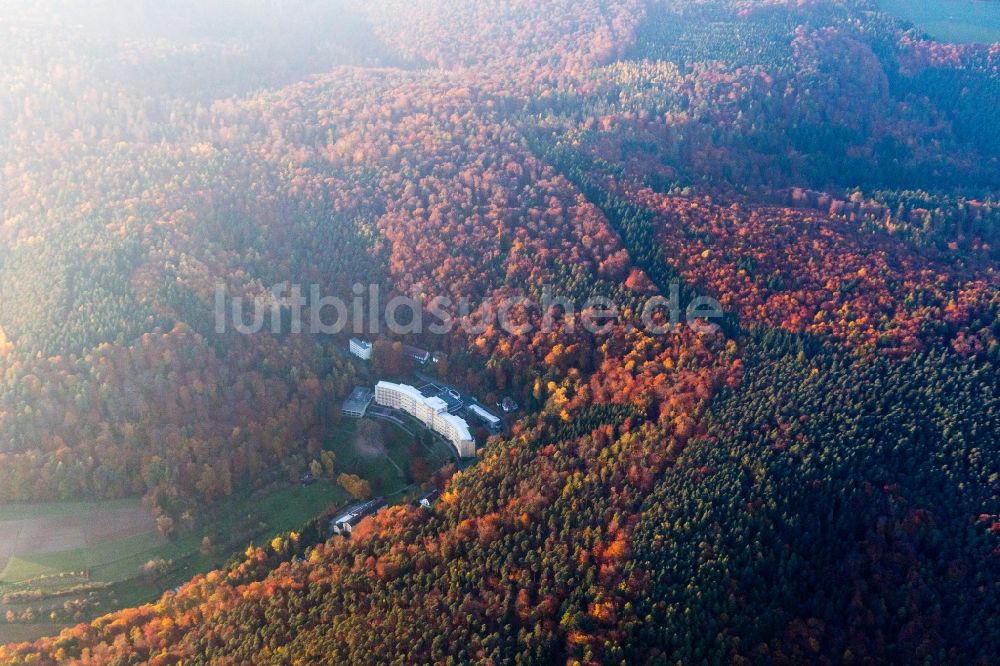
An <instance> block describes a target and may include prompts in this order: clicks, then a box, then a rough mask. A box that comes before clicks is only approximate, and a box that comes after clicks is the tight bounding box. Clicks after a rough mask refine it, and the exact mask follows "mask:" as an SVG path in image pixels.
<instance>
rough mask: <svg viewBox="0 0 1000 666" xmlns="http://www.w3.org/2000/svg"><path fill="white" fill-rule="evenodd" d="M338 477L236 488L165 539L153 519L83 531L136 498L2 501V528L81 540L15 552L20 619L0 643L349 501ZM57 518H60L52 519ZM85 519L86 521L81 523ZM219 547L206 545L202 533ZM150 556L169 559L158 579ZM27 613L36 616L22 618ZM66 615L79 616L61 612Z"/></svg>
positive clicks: (170, 580) (171, 581)
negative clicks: (65, 530) (131, 526)
mask: <svg viewBox="0 0 1000 666" xmlns="http://www.w3.org/2000/svg"><path fill="white" fill-rule="evenodd" d="M349 499H350V498H349V497H348V496H347V493H345V492H344V490H343V489H342V488H340V487H339V486H337V485H336V484H335V483H333V482H330V481H325V480H324V481H319V482H317V483H315V484H313V485H310V486H299V485H287V486H284V487H278V488H273V489H270V490H268V491H266V492H258V493H245V494H241V495H236V496H234V497H231V498H229V499H227V500H226V501H224V502H222V503H220V504H219V505H218V506H216V507H214V508H213V510H212V512H211V514H210V515H209V516H208V517H207V518H206V519H205V520H204V521H203V522H202V523H201V524H200V525H199V527H198V529H196V530H195V531H194V532H193V533H192V534H190V535H187V536H184V537H182V538H179V539H173V540H166V539H164V538H163V537H161V536H160V535H159V534H158V533H157V532H156V531H155V529H153V528H152V523H150V527H149V529H146V530H141V531H135V533H130V534H127V535H124V536H122V537H121V538H107V539H93V540H90V541H89V542H87V543H85V541H87V539H84V538H82V537H79V536H78V535H79V531H77V530H76V529H75V527H76V524H77V523H78V522H80V523H82V524H87V523H90V524H98V523H101V522H102V520H105V519H106V518H107V517H112V518H113V517H114V516H116V515H119V514H121V512H123V511H142V509H141V506H140V505H139V503H138V502H137V501H127V502H68V503H58V504H25V505H4V506H2V507H0V530H2V526H3V525H5V524H7V525H10V524H18V525H35V524H37V525H41V526H44V527H53V528H56V526H57V525H58V526H62V527H65V526H66V525H69V526H71V527H72V528H74V529H71V530H70V531H69V537H68V538H67V537H65V536H64V537H63V538H62V543H64V544H66V545H74V546H75V547H70V548H65V549H62V550H54V551H52V552H39V553H19V554H17V555H13V556H10V557H9V559H8V560H7V563H6V566H5V567H4V569H3V572H2V573H0V618H4V617H5V616H6V613H7V612H8V611H11V612H13V613H15V615H16V617H17V621H16V623H14V624H4V623H3V622H2V619H0V643H5V642H14V641H20V640H30V639H33V638H37V637H39V636H43V635H46V634H51V633H54V632H56V631H58V630H59V629H60V628H61V627H62V626H64V624H63V623H54V622H53V623H49V622H45V620H48V619H49V618H48V615H49V614H50V613H51V612H52V611H56V612H59V613H63V612H64V611H65V605H66V604H67V603H75V602H77V601H81V602H82V603H83V604H84V605H83V606H82V607H81V608H82V612H83V613H84V615H83V616H84V617H86V616H89V615H93V614H97V613H100V612H104V611H106V610H111V609H112V608H115V607H121V606H125V605H134V604H140V603H144V602H148V601H152V600H155V599H156V598H158V597H159V595H160V594H162V593H163V591H164V590H166V589H170V588H171V587H174V586H176V585H178V584H180V583H182V582H184V581H186V580H188V579H190V578H191V577H192V576H193V575H195V574H196V573H199V572H206V571H210V570H212V569H214V568H218V567H219V566H221V565H222V564H224V562H225V561H226V559H228V558H229V557H230V556H231V555H232V554H233V553H235V552H239V551H242V550H243V549H244V548H245V547H246V545H247V544H248V543H250V542H255V543H264V542H265V541H269V540H270V539H271V538H273V537H274V536H275V535H277V534H280V533H282V532H288V531H290V530H295V529H298V528H300V527H302V526H303V525H304V524H305V523H307V522H308V521H309V520H311V519H312V518H314V517H316V516H317V515H320V514H321V513H323V512H324V511H325V510H326V509H327V508H329V507H331V506H335V507H339V506H342V505H344V504H346V503H347V502H348V501H349ZM53 521H57V522H53ZM83 521H86V522H83ZM205 536H209V537H210V538H211V539H212V541H213V543H215V544H216V547H215V548H213V549H212V550H211V551H209V552H202V538H203V537H205ZM151 560H162V561H164V562H165V563H167V564H166V565H165V567H164V571H163V572H162V573H161V574H160V575H158V576H156V577H155V578H152V579H144V578H143V577H141V576H140V575H139V572H140V568H141V567H142V566H143V565H144V564H146V563H147V562H149V561H151ZM25 612H30V613H31V614H32V615H31V616H30V617H29V618H25V617H24V615H23V614H24V613H25ZM60 617H61V620H62V622H67V621H72V620H74V618H73V617H72V616H71V617H65V616H60Z"/></svg>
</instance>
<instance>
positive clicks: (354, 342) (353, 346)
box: [350, 338, 372, 361]
mask: <svg viewBox="0 0 1000 666" xmlns="http://www.w3.org/2000/svg"><path fill="white" fill-rule="evenodd" d="M350 350H351V353H352V354H354V355H355V356H357V357H358V358H360V359H361V360H362V361H370V360H372V343H370V342H366V341H365V340H362V339H360V338H351V342H350Z"/></svg>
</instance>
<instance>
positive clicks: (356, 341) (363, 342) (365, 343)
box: [340, 338, 372, 349]
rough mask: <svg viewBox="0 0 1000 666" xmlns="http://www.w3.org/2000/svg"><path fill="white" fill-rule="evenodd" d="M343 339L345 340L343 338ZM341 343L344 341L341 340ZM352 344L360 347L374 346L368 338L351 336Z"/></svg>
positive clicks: (369, 347) (368, 347)
mask: <svg viewBox="0 0 1000 666" xmlns="http://www.w3.org/2000/svg"><path fill="white" fill-rule="evenodd" d="M341 340H343V338H341ZM340 344H344V343H343V342H341V343H340ZM351 344H355V345H358V346H359V347H363V348H365V349H371V348H372V343H370V342H368V341H367V340H362V339H361V338H351Z"/></svg>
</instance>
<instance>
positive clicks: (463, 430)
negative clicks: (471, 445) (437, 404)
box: [438, 413, 472, 441]
mask: <svg viewBox="0 0 1000 666" xmlns="http://www.w3.org/2000/svg"><path fill="white" fill-rule="evenodd" d="M438 418H439V419H441V420H442V421H444V422H445V423H450V424H451V425H452V427H453V428H454V430H455V434H456V435H457V436H458V439H460V440H462V441H469V440H471V439H472V433H470V432H469V424H468V423H466V422H465V419H463V418H462V417H460V416H455V415H454V414H448V413H445V414H440V415H438Z"/></svg>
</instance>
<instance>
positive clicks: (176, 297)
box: [0, 0, 1000, 665]
mask: <svg viewBox="0 0 1000 666" xmlns="http://www.w3.org/2000/svg"><path fill="white" fill-rule="evenodd" d="M236 4H240V7H239V8H235V7H229V5H236ZM245 4H246V6H243V4H242V3H225V2H224V3H219V4H218V5H213V6H211V7H202V5H199V4H197V3H191V2H184V3H180V5H178V7H176V8H174V7H173V6H171V8H169V9H168V8H167V7H166V6H163V5H157V4H155V3H151V2H145V1H144V2H140V3H136V8H135V9H134V10H133V11H132V12H125V13H123V14H113V15H112V16H107V15H105V14H102V12H105V13H106V12H109V11H111V10H110V9H108V8H107V7H106V6H105V5H104V4H103V3H99V2H96V1H95V2H90V1H89V0H88V2H84V3H80V4H79V5H75V4H73V3H67V2H62V1H61V0H44V1H43V2H38V3H28V2H21V1H20V0H18V1H17V2H13V3H11V5H12V7H11V10H10V12H8V13H7V14H6V15H5V16H4V19H3V20H2V21H0V63H2V66H0V80H2V81H3V88H2V90H5V91H7V92H6V93H5V94H0V135H2V136H4V137H6V138H7V141H4V142H0V169H2V171H0V173H2V178H0V221H2V224H0V375H2V381H0V502H24V501H41V500H57V499H60V500H69V499H112V498H125V497H142V498H144V501H145V503H146V504H147V506H149V507H150V508H151V509H152V510H153V511H154V512H155V513H156V515H157V516H159V517H160V518H161V519H162V520H161V523H162V524H163V525H165V526H166V527H167V529H165V532H168V533H169V532H175V531H176V532H177V533H181V532H183V531H184V530H185V529H186V527H187V526H189V525H190V524H191V523H192V522H193V521H195V520H196V519H197V515H198V512H199V510H200V509H199V507H204V506H208V505H211V504H212V503H214V502H218V501H220V500H221V499H223V498H226V497H229V496H231V495H233V494H234V493H235V492H237V491H240V490H250V489H253V488H257V487H260V486H261V485H263V484H265V483H267V482H269V481H271V480H273V479H274V478H275V477H281V478H285V479H288V478H291V479H297V478H298V476H299V474H300V473H301V472H303V471H305V470H306V469H307V468H308V465H309V461H310V460H313V459H314V458H315V457H316V456H317V455H318V454H319V451H320V448H321V446H320V442H321V441H322V440H323V438H324V437H325V436H326V434H327V433H328V432H329V431H330V429H331V428H333V427H335V426H336V425H337V423H338V421H339V420H340V418H341V416H340V414H339V411H338V410H337V409H336V405H338V404H339V403H340V401H341V400H342V398H343V397H344V396H346V395H347V394H348V393H349V392H350V390H351V388H352V387H353V386H354V385H355V384H356V383H358V381H359V378H358V376H357V370H356V367H355V366H354V365H353V364H352V363H350V362H349V361H348V360H347V359H346V358H345V357H344V354H343V353H342V349H343V348H344V347H345V346H346V340H347V337H349V336H350V335H351V334H354V333H357V334H364V333H365V331H354V330H347V331H345V332H344V333H343V334H342V335H339V336H320V335H310V334H292V333H284V332H283V333H278V334H272V333H269V332H263V333H261V334H256V335H242V334H239V333H238V332H236V331H228V332H225V333H219V332H217V330H216V328H215V323H216V322H215V319H214V317H213V305H214V298H215V294H216V290H217V288H218V287H219V286H220V285H221V286H222V287H223V288H224V289H225V291H226V292H227V293H229V294H230V295H233V296H241V297H243V298H245V299H246V300H247V301H252V300H254V299H255V298H257V299H260V300H261V302H270V301H269V300H268V299H272V298H273V297H272V296H271V293H270V290H271V287H272V286H273V285H276V284H320V285H323V295H324V296H328V295H329V296H341V297H348V296H349V295H350V293H351V288H352V285H354V284H365V285H369V284H370V285H378V286H380V288H382V290H383V291H384V293H386V294H412V293H417V294H418V295H419V297H420V298H421V299H422V302H423V304H424V305H425V306H429V305H430V303H431V300H432V299H433V298H434V297H435V296H438V295H444V296H449V297H452V298H453V299H455V300H456V301H458V300H459V299H460V298H462V297H466V298H473V299H476V300H482V299H487V298H502V297H510V296H526V297H538V296H539V295H540V294H542V293H543V292H544V291H545V290H552V291H554V292H555V293H557V294H560V295H565V296H567V297H570V298H574V299H579V300H583V299H586V298H587V297H592V296H601V297H605V298H608V299H610V300H612V301H613V302H615V303H616V304H618V305H619V306H620V314H619V316H618V317H617V318H616V319H615V320H614V322H613V325H611V326H609V327H607V328H605V329H604V330H602V331H600V332H589V331H586V330H583V329H582V328H581V327H579V326H575V325H574V321H573V320H572V318H570V317H562V318H558V319H557V321H558V325H556V326H554V327H551V328H549V329H544V328H543V327H541V326H538V325H537V324H539V323H540V321H541V319H542V318H543V317H544V316H546V315H547V314H549V313H543V312H540V311H537V310H530V309H528V310H525V311H520V312H518V313H517V315H516V316H517V317H519V318H521V319H523V320H525V321H528V322H531V323H533V324H536V326H535V327H534V331H533V332H532V333H530V334H528V335H511V334H510V333H508V332H506V331H504V330H502V329H501V328H500V327H498V326H492V325H490V326H486V327H484V329H482V330H476V331H475V332H467V331H466V329H461V328H456V329H454V330H453V331H452V332H451V333H449V334H447V335H434V334H432V333H429V332H424V333H419V334H413V335H408V336H396V337H393V336H389V335H385V334H382V335H381V337H380V338H379V340H378V341H377V344H379V345H380V346H382V345H385V344H387V343H390V342H405V343H410V344H415V345H418V346H421V347H424V348H428V349H433V350H435V352H439V353H440V354H441V355H442V356H443V357H444V358H445V359H446V361H444V362H440V363H438V364H437V365H436V368H435V371H436V372H438V373H439V374H441V375H442V378H443V379H444V380H446V381H448V382H452V383H454V384H455V385H457V386H460V387H462V389H463V390H465V391H468V392H469V393H470V394H473V395H477V396H479V397H480V398H481V399H483V400H487V401H494V400H497V399H499V398H500V397H501V396H505V395H510V396H512V397H513V398H514V399H515V400H517V401H518V402H519V403H520V405H522V411H521V413H520V414H519V418H518V420H517V421H516V423H515V424H514V425H513V427H512V428H511V430H510V431H509V432H508V433H505V434H503V435H499V436H494V437H491V438H490V439H489V441H488V443H487V444H486V446H485V447H483V448H481V449H480V451H479V455H478V458H477V460H476V462H475V464H474V465H472V466H471V467H469V468H468V469H466V470H464V471H461V472H457V473H455V474H454V475H453V476H450V477H449V478H440V476H438V477H436V478H435V482H437V483H440V485H442V489H443V491H444V492H443V494H442V497H441V499H440V501H439V502H438V503H436V504H435V505H434V506H433V507H432V508H431V509H430V510H426V509H424V508H421V507H414V506H409V505H399V506H392V507H389V508H387V509H385V510H383V511H381V512H380V513H378V514H377V515H375V516H373V517H372V518H370V519H368V520H366V521H364V522H363V523H361V524H360V525H359V526H358V528H356V529H355V532H354V534H353V535H352V537H351V539H349V540H347V539H332V540H329V541H328V540H326V538H325V537H326V535H325V534H323V532H322V528H321V525H320V524H319V523H313V524H311V525H310V526H308V527H307V528H305V529H303V530H300V531H298V532H296V533H295V534H290V535H287V536H286V537H284V538H278V539H275V540H274V541H273V542H272V543H269V544H264V545H252V546H250V547H248V548H247V550H246V552H245V553H244V554H243V556H241V557H237V558H235V559H234V560H232V561H231V562H229V564H228V565H227V566H226V567H225V568H223V569H220V570H217V571H213V572H211V573H208V574H205V575H199V576H198V577H196V578H194V579H192V580H191V581H190V582H188V583H186V584H184V585H182V586H181V587H180V588H178V589H176V590H173V591H170V592H168V593H166V594H165V595H164V596H163V597H162V598H161V599H160V600H159V601H157V602H156V603H153V604H148V605H145V606H141V607H136V608H126V609H121V610H117V611H115V612H112V613H110V614H108V615H106V616H103V617H100V618H98V619H96V620H94V621H92V622H88V623H84V624H80V625H78V626H76V627H73V628H69V629H66V630H65V631H63V633H62V634H61V635H59V636H54V637H50V638H43V639H41V640H39V641H37V642H33V643H24V644H19V645H9V646H0V664H11V665H13V664H64V663H78V664H102V665H103V664H121V665H124V664H138V663H151V664H161V665H165V664H177V663H185V664H200V663H206V664H207V663H219V664H242V663H260V664H265V663H273V664H286V663H441V664H448V663H454V664H458V663H483V664H496V663H515V664H529V663H559V662H565V663H572V664H623V663H685V664H687V663H705V664H729V663H737V664H750V663H754V664H800V663H801V664H806V663H825V664H833V663H856V664H861V663H866V664H869V663H871V664H873V663H935V664H937V663H955V664H988V663H991V662H992V661H993V659H995V655H996V654H997V653H998V651H1000V626H998V625H997V623H998V618H1000V608H998V607H997V599H1000V579H998V577H997V576H996V575H995V574H994V571H995V569H996V564H997V562H996V558H997V557H998V556H1000V542H998V541H997V538H998V535H1000V456H998V451H997V450H996V448H997V446H998V445H1000V439H998V436H997V433H1000V386H998V377H1000V372H998V367H997V366H998V364H1000V343H998V338H1000V290H998V287H1000V274H998V272H997V267H998V266H997V260H998V258H1000V254H998V248H1000V231H998V229H1000V227H998V221H1000V201H998V193H1000V140H998V138H997V134H996V132H995V127H996V124H997V123H996V121H997V116H996V113H997V112H996V109H997V108H998V107H1000V44H996V45H993V46H989V45H979V44H949V43H944V42H938V41H934V40H932V39H930V38H928V37H927V36H926V35H924V34H922V33H921V32H919V31H918V30H917V29H915V28H913V27H912V26H909V25H908V24H906V23H904V22H901V21H900V20H899V19H897V18H895V17H893V16H891V15H888V14H886V13H883V12H881V11H879V10H878V8H877V6H876V5H875V4H873V3H872V2H870V1H868V0H798V1H796V2H790V1H786V0H706V1H704V2H698V3H692V2H687V1H686V0H572V1H571V0H551V1H549V2H545V3H540V2H536V1H534V0H468V1H466V2H461V3H457V2H448V1H446V0H416V1H414V0H369V1H366V2H363V1H361V0H340V1H338V2H335V3H315V2H309V1H306V0H288V1H287V2H279V3H266V2H250V3H245ZM327 5H329V6H327ZM71 6H72V8H70V7H71ZM232 14H238V15H239V17H240V18H239V20H233V21H230V20H229V19H228V17H229V16H230V15H232ZM46 25H51V26H52V27H51V29H47V28H45V27H44V26H46ZM300 45H306V46H305V47H303V48H299V46H300ZM262 62H266V63H268V65H267V66H266V67H261V66H259V64H260V63H262ZM675 285H676V288H677V289H678V290H679V291H680V293H681V294H682V295H683V296H684V297H685V299H687V298H689V297H692V296H695V295H699V296H710V297H712V298H714V299H716V300H717V301H718V302H719V303H721V305H722V307H723V309H724V311H725V317H724V319H723V320H722V321H721V326H720V327H719V328H718V330H716V331H715V332H712V333H701V332H699V331H696V330H695V329H694V328H692V327H678V328H674V329H672V330H670V331H669V332H667V333H666V334H653V333H651V332H649V331H647V330H644V328H643V327H642V326H641V325H639V324H638V322H639V320H640V318H641V314H642V306H643V303H644V302H645V301H646V300H647V299H649V298H650V297H652V296H657V295H660V296H662V295H666V294H669V293H670V292H671V289H672V288H674V286H675ZM310 305H312V304H307V309H308V307H310ZM453 314H455V315H456V316H459V314H460V313H459V312H458V311H457V310H456V311H455V312H454V313H453ZM470 316H472V315H470Z"/></svg>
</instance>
